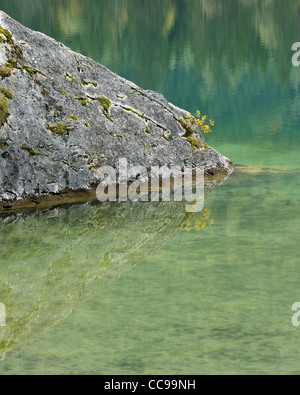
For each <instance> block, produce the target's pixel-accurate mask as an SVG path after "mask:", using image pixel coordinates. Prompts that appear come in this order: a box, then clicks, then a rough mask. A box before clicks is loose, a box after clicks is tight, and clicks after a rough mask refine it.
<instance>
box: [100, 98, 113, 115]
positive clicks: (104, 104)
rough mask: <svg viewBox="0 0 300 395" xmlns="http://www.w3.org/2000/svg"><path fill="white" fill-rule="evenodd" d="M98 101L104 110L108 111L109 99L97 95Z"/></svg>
mask: <svg viewBox="0 0 300 395" xmlns="http://www.w3.org/2000/svg"><path fill="white" fill-rule="evenodd" d="M97 100H98V102H99V103H100V104H101V106H102V107H103V109H104V111H106V112H108V111H109V108H110V106H111V101H110V100H109V99H108V98H107V97H104V96H102V97H98V99H97Z"/></svg>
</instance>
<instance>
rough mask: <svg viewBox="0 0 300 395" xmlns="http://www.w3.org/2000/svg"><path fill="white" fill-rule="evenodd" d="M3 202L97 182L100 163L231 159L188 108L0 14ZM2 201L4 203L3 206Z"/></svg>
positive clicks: (206, 163)
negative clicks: (195, 125) (192, 123)
mask: <svg viewBox="0 0 300 395" xmlns="http://www.w3.org/2000/svg"><path fill="white" fill-rule="evenodd" d="M0 76H1V78H2V80H1V81H0V90H1V92H0V206H2V207H4V206H5V205H7V203H9V202H13V201H23V200H24V199H29V198H30V199H32V198H35V199H40V198H41V197H43V196H47V195H49V194H61V193H63V192H67V191H73V192H77V191H83V190H91V189H92V188H94V187H95V186H96V185H97V183H98V182H99V180H98V179H97V169H98V168H99V167H100V166H104V165H111V166H117V164H118V161H119V158H127V159H128V161H129V162H130V164H132V165H144V166H147V167H150V166H153V165H156V166H162V165H169V166H171V165H178V166H181V167H183V166H185V165H191V164H197V165H199V166H203V167H204V168H205V171H206V173H207V174H210V175H215V174H220V173H222V174H225V175H228V174H230V173H231V172H232V168H233V167H232V163H231V162H230V161H229V160H228V159H227V158H225V157H224V156H222V155H221V154H219V153H218V152H216V151H215V150H213V149H212V148H210V147H208V146H207V144H206V142H205V140H204V138H203V136H202V135H201V133H200V131H199V130H198V129H197V130H196V129H192V128H191V127H189V125H188V123H187V122H186V120H185V115H186V111H184V110H182V109H180V108H177V107H175V106H174V105H172V104H170V103H168V101H167V100H166V99H165V98H164V97H163V96H162V95H160V94H158V93H155V92H152V91H145V90H143V89H141V88H139V87H138V86H136V85H135V84H134V83H132V82H130V81H127V80H125V79H124V78H121V77H119V76H118V75H116V74H114V73H113V72H111V71H110V70H108V69H107V68H105V67H104V66H102V65H100V64H98V63H96V62H95V61H93V60H91V59H89V58H87V57H85V56H83V55H80V54H78V53H74V52H72V50H70V49H69V48H67V47H65V46H64V45H63V44H61V43H59V42H57V41H55V40H53V39H52V38H49V37H47V36H45V35H44V34H42V33H38V32H34V31H32V30H30V29H28V28H26V27H24V26H22V25H21V24H19V23H18V22H16V21H15V20H13V19H11V18H10V17H9V16H8V15H6V14H5V13H4V12H0ZM0 208H1V207H0Z"/></svg>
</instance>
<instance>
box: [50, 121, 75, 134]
mask: <svg viewBox="0 0 300 395" xmlns="http://www.w3.org/2000/svg"><path fill="white" fill-rule="evenodd" d="M46 129H48V130H50V131H51V132H52V134H53V135H54V136H56V135H59V136H62V137H64V136H66V135H67V136H69V135H70V126H69V125H68V124H67V123H66V122H60V123H58V124H56V125H54V126H50V125H47V126H46Z"/></svg>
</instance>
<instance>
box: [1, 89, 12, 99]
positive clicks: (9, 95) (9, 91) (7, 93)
mask: <svg viewBox="0 0 300 395" xmlns="http://www.w3.org/2000/svg"><path fill="white" fill-rule="evenodd" d="M0 92H1V93H3V94H4V96H5V97H7V99H9V100H12V99H13V97H14V92H13V91H11V90H10V89H8V88H0Z"/></svg>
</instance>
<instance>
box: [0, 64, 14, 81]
mask: <svg viewBox="0 0 300 395" xmlns="http://www.w3.org/2000/svg"><path fill="white" fill-rule="evenodd" d="M11 73H12V69H11V67H7V66H2V67H0V77H1V78H2V79H4V78H8V77H10V76H11Z"/></svg>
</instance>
